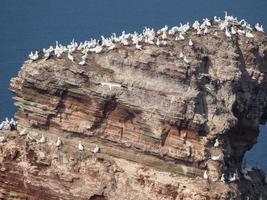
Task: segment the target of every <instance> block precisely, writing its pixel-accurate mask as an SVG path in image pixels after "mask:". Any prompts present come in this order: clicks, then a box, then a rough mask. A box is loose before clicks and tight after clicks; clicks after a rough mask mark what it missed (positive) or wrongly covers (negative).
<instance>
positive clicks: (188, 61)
mask: <svg viewBox="0 0 267 200" xmlns="http://www.w3.org/2000/svg"><path fill="white" fill-rule="evenodd" d="M184 62H185V63H187V64H189V63H191V60H189V59H188V58H187V57H186V56H184Z"/></svg>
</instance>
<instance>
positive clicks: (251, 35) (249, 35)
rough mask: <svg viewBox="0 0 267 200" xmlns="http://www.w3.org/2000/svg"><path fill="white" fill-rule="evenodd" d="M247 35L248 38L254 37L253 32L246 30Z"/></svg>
mask: <svg viewBox="0 0 267 200" xmlns="http://www.w3.org/2000/svg"><path fill="white" fill-rule="evenodd" d="M246 37H247V38H254V35H253V34H252V33H251V32H249V31H246Z"/></svg>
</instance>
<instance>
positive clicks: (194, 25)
mask: <svg viewBox="0 0 267 200" xmlns="http://www.w3.org/2000/svg"><path fill="white" fill-rule="evenodd" d="M199 25H200V23H199V21H195V22H194V23H193V25H192V27H193V28H194V29H195V30H197V29H198V28H199Z"/></svg>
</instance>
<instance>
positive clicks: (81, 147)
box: [78, 141, 84, 151]
mask: <svg viewBox="0 0 267 200" xmlns="http://www.w3.org/2000/svg"><path fill="white" fill-rule="evenodd" d="M78 149H79V151H83V150H84V146H83V145H82V143H81V141H79V144H78Z"/></svg>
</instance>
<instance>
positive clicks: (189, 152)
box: [186, 146, 192, 157]
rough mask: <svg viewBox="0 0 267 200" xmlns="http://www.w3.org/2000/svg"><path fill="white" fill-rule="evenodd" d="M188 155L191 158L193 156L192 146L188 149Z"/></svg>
mask: <svg viewBox="0 0 267 200" xmlns="http://www.w3.org/2000/svg"><path fill="white" fill-rule="evenodd" d="M186 154H187V156H188V157H191V155H192V147H191V146H188V147H187V151H186Z"/></svg>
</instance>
